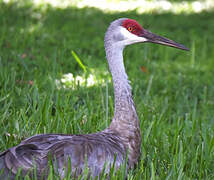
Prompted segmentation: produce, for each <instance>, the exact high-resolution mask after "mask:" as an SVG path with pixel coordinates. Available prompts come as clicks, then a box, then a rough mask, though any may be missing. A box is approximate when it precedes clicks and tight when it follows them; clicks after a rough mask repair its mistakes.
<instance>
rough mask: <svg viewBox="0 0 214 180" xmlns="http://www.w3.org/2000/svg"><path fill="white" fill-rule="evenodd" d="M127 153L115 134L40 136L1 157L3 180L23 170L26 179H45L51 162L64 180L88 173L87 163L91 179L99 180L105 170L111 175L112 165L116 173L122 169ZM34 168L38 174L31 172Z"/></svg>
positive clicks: (30, 139)
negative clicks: (70, 176)
mask: <svg viewBox="0 0 214 180" xmlns="http://www.w3.org/2000/svg"><path fill="white" fill-rule="evenodd" d="M125 152H126V149H125V147H124V145H123V144H122V143H121V140H120V138H119V136H117V135H116V134H114V133H106V132H100V133H95V134H85V135H61V134H44V135H36V136H33V137H31V138H28V139H26V140H24V141H22V142H21V143H20V144H19V145H18V146H15V147H13V148H11V149H8V150H7V151H5V152H3V153H2V154H1V155H0V169H4V171H5V173H3V174H2V175H0V179H7V176H6V175H7V174H8V172H9V171H10V170H11V172H12V175H11V176H10V179H12V177H13V174H17V172H18V170H19V169H20V168H21V169H22V174H23V175H26V174H27V173H29V172H36V176H37V178H39V179H43V178H45V177H46V176H47V174H48V172H49V169H48V168H47V167H50V166H47V165H48V163H50V162H52V164H53V167H54V171H55V173H56V175H58V176H59V177H61V178H63V177H64V176H65V175H66V173H70V174H71V175H72V176H74V177H75V176H79V175H80V174H82V173H83V172H84V170H85V167H86V164H85V162H86V161H87V167H88V169H89V175H92V176H93V177H96V176H99V175H100V174H101V172H102V171H103V167H104V166H105V167H106V170H105V172H107V173H108V172H109V169H110V168H109V167H110V164H111V165H113V163H114V164H115V169H118V168H119V167H120V166H121V164H123V162H124V159H125ZM115 158H116V159H115ZM114 159H115V160H114ZM69 166H70V167H71V170H69ZM34 167H36V171H35V170H34V171H31V170H32V168H34ZM68 171H70V172H68ZM31 175H32V174H30V176H31Z"/></svg>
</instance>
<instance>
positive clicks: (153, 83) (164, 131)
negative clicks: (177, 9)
mask: <svg viewBox="0 0 214 180" xmlns="http://www.w3.org/2000/svg"><path fill="white" fill-rule="evenodd" d="M213 13H214V11H213V12H203V13H200V14H188V15H185V14H179V15H173V14H155V13H153V14H136V13H135V12H134V11H133V12H126V13H111V14H107V13H103V12H102V11H99V10H97V9H93V8H84V9H77V8H75V7H69V8H65V9H60V8H53V7H50V6H41V7H35V6H33V5H32V4H31V3H29V2H28V1H25V2H24V3H21V2H19V3H9V4H4V3H0V24H1V27H0V123H1V126H0V132H1V133H0V150H1V151H3V150H5V149H7V148H9V147H11V146H15V145H17V144H18V143H20V141H21V140H23V139H24V138H27V137H29V136H32V135H35V134H40V133H69V134H75V133H76V134H80V133H92V132H97V131H100V130H103V129H104V128H106V127H107V125H109V124H110V121H111V118H112V115H113V100H114V98H113V89H112V84H111V82H110V81H107V82H106V84H104V86H100V85H95V86H92V87H86V86H78V85H77V88H76V89H63V88H61V89H58V88H57V86H56V84H55V79H59V78H60V77H62V75H63V74H65V73H73V74H74V75H75V76H76V75H82V74H83V73H84V71H83V70H82V68H81V67H80V66H79V64H78V63H77V61H76V60H75V58H74V57H73V55H72V54H71V51H74V52H75V53H76V54H77V55H78V57H79V58H80V59H81V60H82V62H83V64H84V65H86V66H87V67H89V68H91V69H94V71H97V72H105V71H107V68H108V67H107V62H106V60H105V52H104V47H103V38H104V33H105V31H106V28H107V27H108V25H109V23H110V22H111V21H112V20H114V19H116V18H119V17H129V18H134V19H136V20H138V21H139V22H140V23H141V24H143V26H144V27H145V28H147V29H149V30H151V31H153V32H155V33H157V34H160V35H163V36H166V37H169V38H171V39H173V40H176V41H178V42H180V43H182V44H185V45H186V46H187V47H190V49H191V51H190V52H184V51H180V50H177V49H173V48H169V47H164V46H159V45H154V44H137V45H133V46H130V47H128V48H126V49H125V52H124V56H125V65H126V69H127V73H128V75H129V79H130V80H131V84H132V87H133V96H134V100H135V104H136V108H137V112H138V115H139V119H140V125H141V132H142V140H143V141H142V156H141V161H140V162H139V164H138V167H137V168H136V169H135V170H132V171H130V172H129V174H128V179H136V180H137V179H213V178H214V170H213V164H214V86H213V84H214V78H213V77H214V70H213V67H214V36H213V34H214V21H213ZM142 66H143V67H145V68H146V69H147V72H142V71H141V67H142ZM109 77H110V74H108V75H107V76H106V75H105V76H104V75H102V74H101V75H100V77H99V78H104V79H106V80H107V79H108V78H109ZM32 82H33V85H32ZM50 177H51V175H50ZM118 177H119V176H118Z"/></svg>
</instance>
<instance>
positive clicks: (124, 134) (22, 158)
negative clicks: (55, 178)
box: [0, 18, 141, 180]
mask: <svg viewBox="0 0 214 180" xmlns="http://www.w3.org/2000/svg"><path fill="white" fill-rule="evenodd" d="M124 20H125V18H122V19H118V20H116V21H114V22H112V23H111V25H110V26H109V28H108V30H107V32H106V35H105V50H106V57H107V60H108V64H109V68H110V71H111V73H112V78H113V85H114V94H115V110H114V117H113V120H112V123H111V124H110V127H109V128H107V129H105V130H103V131H102V132H98V133H94V134H84V135H63V134H41V135H35V136H33V137H30V138H28V139H26V140H24V141H22V142H21V143H20V144H19V145H17V146H15V147H12V148H10V149H8V150H6V151H5V152H3V153H1V154H0V170H4V172H3V174H2V175H0V179H1V180H3V179H7V178H9V179H14V177H15V175H16V174H17V172H18V169H19V168H21V169H22V175H26V174H27V173H29V172H32V168H33V167H36V174H37V178H38V179H45V178H47V174H48V171H49V167H48V166H47V165H48V161H49V160H52V162H53V165H54V169H55V170H56V172H58V175H59V176H60V177H61V178H63V177H64V176H65V173H66V170H67V167H68V166H69V163H70V164H71V169H72V176H74V177H78V176H79V175H80V174H82V173H83V172H84V169H85V155H87V166H88V168H89V174H90V175H92V176H93V177H94V178H95V177H96V176H98V177H99V175H100V173H101V172H102V170H103V167H104V164H105V165H106V166H105V167H106V168H105V172H106V173H108V172H109V170H110V168H109V167H110V164H113V162H114V158H115V157H116V159H115V169H118V168H119V167H120V166H121V165H124V163H125V158H126V155H128V161H127V169H129V168H131V167H134V165H135V164H136V163H137V161H138V159H139V156H140V144H141V136H140V129H139V121H138V116H137V113H136V110H135V107H134V102H133V100H132V95H131V87H130V85H129V81H128V77H127V75H126V72H125V68H124V64H123V55H122V52H123V48H124V47H125V45H122V44H120V43H118V41H120V40H123V38H124V37H123V36H122V35H121V34H120V33H119V32H117V28H119V27H120V26H121V24H122V22H123V21H124ZM127 152H128V154H127ZM115 155H116V156H115ZM69 161H70V162H69ZM9 172H10V173H9Z"/></svg>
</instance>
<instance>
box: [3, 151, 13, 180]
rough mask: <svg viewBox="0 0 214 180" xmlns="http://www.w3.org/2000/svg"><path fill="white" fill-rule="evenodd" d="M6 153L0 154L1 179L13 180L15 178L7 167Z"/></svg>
mask: <svg viewBox="0 0 214 180" xmlns="http://www.w3.org/2000/svg"><path fill="white" fill-rule="evenodd" d="M4 157H5V153H0V179H1V180H13V179H15V176H14V175H13V174H12V172H11V171H10V170H9V169H8V168H7V167H6V165H5V160H4Z"/></svg>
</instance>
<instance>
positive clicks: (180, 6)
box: [4, 0, 214, 14]
mask: <svg viewBox="0 0 214 180" xmlns="http://www.w3.org/2000/svg"><path fill="white" fill-rule="evenodd" d="M10 1H12V0H4V2H7V3H8V2H10ZM32 2H33V3H34V4H35V5H47V4H49V5H51V6H53V7H60V8H67V7H69V6H76V7H78V8H84V7H95V8H98V9H100V10H102V11H105V12H125V11H133V10H136V12H138V13H151V12H156V13H164V12H172V13H175V14H180V13H200V12H202V11H204V10H211V9H213V8H214V1H213V0H204V1H202V0H195V1H185V0H183V1H176V2H173V1H168V0H133V1H128V0H127V1H125V0H122V1H120V0H99V1H94V0H33V1H32Z"/></svg>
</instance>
